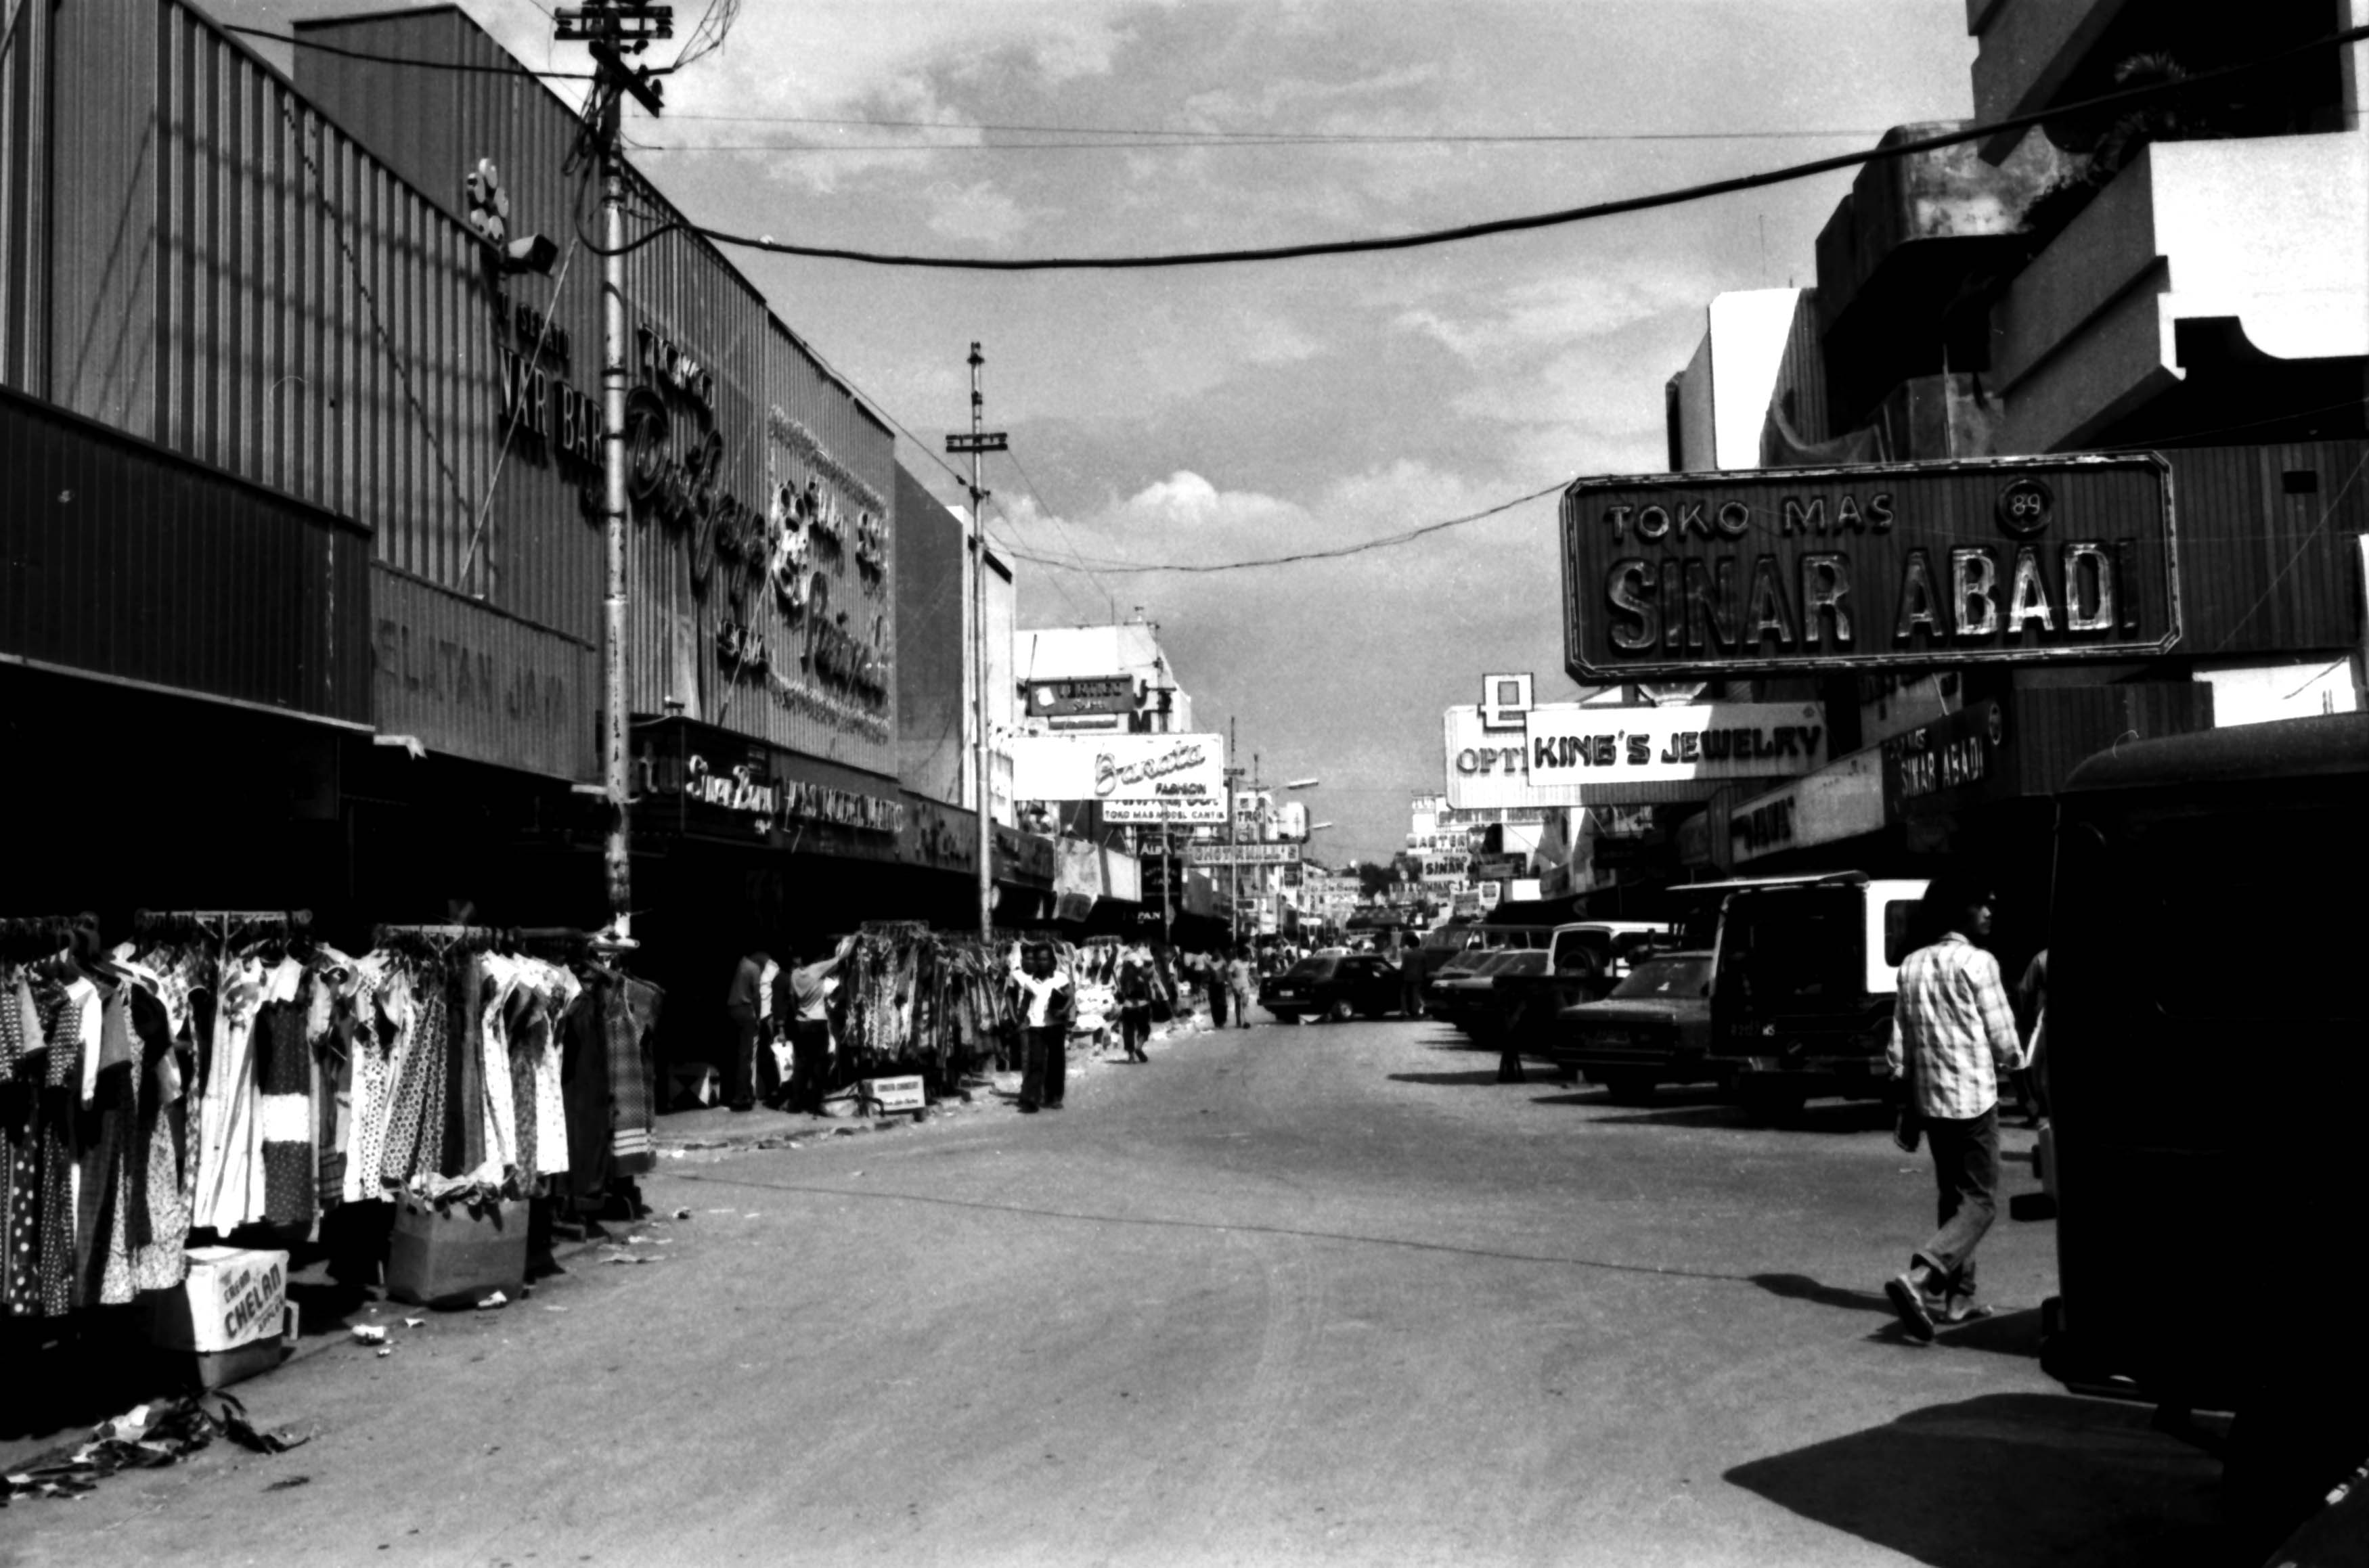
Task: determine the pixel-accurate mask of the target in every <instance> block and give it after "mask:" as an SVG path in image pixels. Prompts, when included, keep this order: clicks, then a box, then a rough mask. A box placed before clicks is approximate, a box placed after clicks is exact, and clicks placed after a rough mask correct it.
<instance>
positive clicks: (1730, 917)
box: [1719, 887, 1866, 1011]
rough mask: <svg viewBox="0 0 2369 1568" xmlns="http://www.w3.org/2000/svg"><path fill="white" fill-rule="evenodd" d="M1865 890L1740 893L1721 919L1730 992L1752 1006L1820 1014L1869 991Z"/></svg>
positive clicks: (1722, 981) (1723, 975)
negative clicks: (1863, 908) (1862, 926)
mask: <svg viewBox="0 0 2369 1568" xmlns="http://www.w3.org/2000/svg"><path fill="white" fill-rule="evenodd" d="M1860 918H1861V917H1860V895H1859V890H1858V889H1857V888H1848V887H1834V888H1827V887H1816V888H1804V889H1799V890H1786V891H1781V892H1761V893H1738V894H1736V895H1734V897H1732V898H1729V899H1728V901H1727V912H1726V914H1725V916H1724V917H1723V919H1722V921H1721V923H1720V937H1719V943H1720V975H1719V985H1720V990H1721V991H1722V994H1725V993H1726V991H1727V990H1728V989H1729V988H1730V987H1731V986H1733V987H1734V990H1735V992H1736V994H1737V995H1739V996H1740V997H1742V998H1744V999H1745V1001H1747V1002H1748V1003H1749V1004H1751V1005H1756V1006H1762V1007H1776V1008H1795V1009H1807V1010H1811V1011H1815V1010H1818V1009H1820V1008H1826V1007H1832V1006H1834V1005H1835V1004H1836V1003H1837V1002H1838V1001H1850V1000H1851V999H1852V998H1854V997H1856V996H1857V995H1858V994H1859V993H1860V991H1862V990H1865V989H1866V982H1865V980H1864V979H1863V978H1862V977H1863V973H1864V956H1863V955H1864V943H1865V940H1866V938H1865V934H1864V933H1863V932H1862V931H1861V929H1860Z"/></svg>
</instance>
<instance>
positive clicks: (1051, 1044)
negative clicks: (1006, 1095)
mask: <svg viewBox="0 0 2369 1568" xmlns="http://www.w3.org/2000/svg"><path fill="white" fill-rule="evenodd" d="M1027 1035H1028V1044H1027V1047H1026V1049H1027V1056H1026V1058H1025V1060H1024V1066H1023V1067H1022V1068H1021V1070H1020V1103H1021V1104H1024V1105H1058V1104H1060V1103H1061V1091H1062V1089H1063V1087H1064V1086H1065V1082H1066V1081H1067V1079H1068V1078H1069V1075H1070V1032H1069V1031H1068V1030H1067V1029H1061V1028H1044V1029H1037V1028H1031V1029H1029V1030H1028V1031H1027Z"/></svg>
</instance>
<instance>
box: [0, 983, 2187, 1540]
mask: <svg viewBox="0 0 2369 1568" xmlns="http://www.w3.org/2000/svg"><path fill="white" fill-rule="evenodd" d="M1154 1052H1155V1055H1154V1059H1153V1061H1152V1063H1151V1064H1150V1065H1149V1066H1142V1067H1127V1066H1124V1065H1120V1064H1116V1063H1113V1064H1096V1065H1094V1066H1093V1067H1091V1068H1089V1069H1087V1070H1084V1071H1083V1072H1082V1073H1081V1074H1080V1075H1079V1076H1078V1077H1077V1078H1075V1079H1073V1085H1072V1088H1071V1092H1070V1105H1069V1108H1068V1109H1066V1110H1064V1111H1062V1112H1059V1113H1058V1114H1046V1115H1041V1116H1017V1115H1014V1114H1013V1113H1012V1112H1010V1111H1009V1110H1008V1109H1005V1108H1003V1107H1002V1106H1001V1105H998V1106H994V1107H991V1108H989V1107H981V1108H976V1109H971V1110H967V1111H965V1112H964V1113H962V1114H959V1115H957V1116H953V1117H951V1118H948V1119H946V1120H944V1121H941V1122H937V1123H933V1124H932V1125H931V1126H928V1127H915V1128H909V1129H905V1130H900V1131H896V1132H891V1133H882V1134H874V1135H871V1136H866V1137H861V1138H852V1139H823V1140H819V1141H817V1142H814V1143H810V1144H808V1145H807V1146H806V1147H802V1148H798V1149H795V1150H786V1149H785V1150H763V1151H756V1150H743V1151H718V1150H701V1151H694V1152H692V1153H691V1154H688V1155H685V1156H684V1157H682V1158H680V1159H676V1160H671V1161H669V1162H668V1163H667V1168H666V1171H665V1173H663V1174H662V1175H661V1176H659V1177H658V1178H657V1179H656V1180H655V1181H654V1182H653V1183H652V1185H651V1189H652V1190H651V1195H650V1196H652V1198H653V1200H654V1202H656V1203H657V1204H658V1206H660V1208H661V1211H662V1212H671V1211H672V1210H673V1209H674V1208H675V1207H688V1208H690V1209H692V1211H693V1218H692V1219H689V1220H686V1221H680V1222H670V1223H667V1224H663V1225H659V1226H655V1227H651V1228H649V1230H647V1234H648V1235H650V1236H651V1237H652V1238H653V1240H651V1241H649V1242H645V1243H643V1244H642V1245H641V1246H640V1247H638V1248H637V1249H635V1250H636V1251H638V1252H642V1253H650V1254H653V1255H660V1254H662V1256H663V1261H662V1262H658V1263H655V1264H651V1265H640V1266H604V1265H598V1264H595V1263H593V1262H591V1261H590V1260H589V1259H585V1260H581V1261H579V1262H578V1263H577V1264H576V1265H573V1266H572V1268H571V1271H570V1273H569V1275H568V1276H566V1277H565V1278H560V1279H555V1280H552V1281H549V1282H546V1283H545V1284H544V1285H542V1286H539V1287H538V1288H536V1289H535V1291H534V1293H533V1295H532V1299H528V1300H526V1301H522V1302H520V1303H517V1304H515V1305H513V1306H511V1307H510V1308H509V1309H508V1310H505V1311H502V1312H498V1313H478V1314H459V1315H451V1316H440V1317H437V1318H435V1319H434V1320H432V1321H430V1322H429V1323H427V1324H426V1325H425V1326H424V1327H421V1328H418V1329H410V1328H406V1327H403V1326H402V1325H401V1322H400V1317H399V1314H397V1313H393V1312H387V1313H383V1314H382V1315H381V1321H391V1322H395V1324H396V1326H395V1340H396V1342H397V1348H396V1350H395V1354H394V1355H392V1356H387V1357H384V1358H379V1357H375V1356H372V1355H371V1354H370V1353H369V1352H368V1351H366V1350H363V1349H361V1348H360V1347H358V1346H348V1345H335V1346H332V1347H330V1348H327V1349H326V1350H324V1351H322V1352H321V1353H319V1354H317V1355H314V1356H309V1357H307V1358H305V1359H303V1360H300V1361H298V1362H296V1363H294V1364H292V1365H291V1366H289V1367H288V1368H283V1369H282V1370H280V1372H279V1373H277V1374H275V1375H273V1376H272V1377H270V1378H269V1379H263V1380H260V1381H257V1382H255V1383H251V1384H249V1385H247V1386H246V1390H245V1392H246V1395H247V1397H248V1402H249V1404H250V1406H251V1408H252V1410H253V1412H254V1413H255V1415H256V1416H257V1419H258V1420H259V1421H260V1422H262V1423H263V1424H265V1425H274V1426H290V1427H293V1428H296V1429H299V1430H313V1431H317V1433H318V1434H319V1436H317V1437H316V1438H315V1440H314V1441H313V1442H312V1443H311V1444H309V1445H308V1446H307V1447H305V1448H301V1449H298V1450H296V1451H294V1452H292V1453H290V1454H287V1455H284V1456H280V1457H278V1458H270V1459H265V1458H258V1457H254V1456H248V1455H245V1454H240V1453H237V1452H235V1451H227V1452H226V1451H222V1450H214V1451H210V1452H209V1453H208V1454H206V1455H205V1456H202V1457H201V1458H200V1459H198V1460H196V1461H194V1462H192V1463H190V1464H189V1465H186V1466H182V1467H178V1468H176V1469H173V1470H168V1471H154V1472H147V1473H142V1474H133V1475H126V1476H122V1477H119V1478H117V1479H115V1480H113V1481H110V1482H108V1483H107V1484H106V1486H105V1487H103V1488H102V1489H101V1491H100V1492H99V1493H97V1494H95V1495H93V1496H91V1497H88V1498H86V1499H84V1500H82V1501H80V1502H76V1503H71V1504H67V1503H43V1504H29V1505H19V1506H17V1507H16V1508H12V1509H9V1510H7V1511H6V1513H0V1562H12V1563H13V1562H25V1563H73V1564H77V1565H80V1564H86V1563H89V1562H102V1561H103V1562H206V1563H227V1562H307V1563H333V1562H334V1563H353V1562H373V1563H413V1562H436V1563H446V1562H451V1563H475V1564H510V1565H513V1568H523V1565H525V1564H527V1563H531V1562H532V1563H538V1564H545V1563H572V1562H591V1563H615V1564H625V1563H632V1564H647V1563H672V1562H687V1563H688V1562H698V1563H710V1562H715V1563H722V1562H779V1561H788V1560H792V1559H795V1561H797V1562H802V1563H841V1562H846V1563H858V1562H861V1563H867V1564H879V1563H883V1562H887V1563H893V1564H896V1565H897V1568H919V1565H921V1564H930V1563H966V1564H967V1563H1013V1564H1021V1563H1026V1564H1039V1563H1047V1564H1068V1563H1127V1564H1144V1563H1155V1564H1165V1563H1183V1564H1201V1563H1210V1564H1215V1563H1243V1564H1261V1563H1299V1562H1339V1563H1347V1564H1374V1563H1442V1564H1457V1565H1459V1568H1469V1565H1471V1564H1492V1563H1512V1562H1523V1563H1528V1562H1540V1563H1546V1562H1620V1563H1654V1562H1670V1563H1685V1564H1711V1563H1731V1562H1732V1563H1751V1564H1756V1565H1759V1564H1769V1563H1788V1562H1802V1563H1819V1564H1849V1563H1877V1562H1904V1561H1914V1562H1927V1563H1932V1564H1937V1565H1941V1568H1976V1565H1978V1564H1989V1563H1998V1564H2016V1565H2021V1564H2027V1563H2033V1562H2075V1563H2105V1564H2111V1563H2123V1562H2133V1563H2135V1562H2164V1561H2179V1560H2181V1558H2182V1555H2183V1554H2184V1553H2187V1552H2191V1551H2193V1550H2194V1549H2195V1547H2196V1544H2197V1543H2198V1542H2200V1541H2202V1540H2203V1539H2207V1537H2208V1533H2209V1528H2210V1525H2211V1521H2212V1518H2213V1510H2214V1506H2215V1501H2214V1498H2215V1467H2213V1466H2212V1465H2211V1464H2210V1463H2209V1462H2207V1461H2205V1460H2204V1459H2202V1458H2200V1457H2198V1456H2196V1455H2194V1454H2192V1452H2191V1451H2189V1450H2187V1449H2185V1448H2180V1447H2179V1446H2177V1445H2176V1444H2174V1443H2172V1442H2170V1441H2169V1439H2166V1438H2162V1437H2159V1436H2155V1435H2153V1434H2151V1433H2149V1432H2148V1431H2147V1429H2146V1415H2145V1413H2144V1412H2142V1411H2138V1410H2134V1409H2131V1408H2128V1407H2124V1406H2120V1405H2114V1404H2108V1403H2100V1402H2090V1401H2085V1400H2077V1399H2074V1398H2070V1397H2067V1396H2066V1395H2065V1394H2064V1393H2063V1392H2062V1391H2060V1390H2058V1389H2057V1388H2056V1386H2055V1385H2054V1384H2053V1383H2051V1382H2050V1381H2049V1380H2048V1379H2046V1378H2044V1377H2043V1375H2042V1374H2041V1372H2040V1369H2039V1367H2038V1365H2037V1363H2036V1362H2035V1361H2034V1359H2033V1358H2032V1354H2033V1348H2034V1340H2035V1336H2036V1332H2037V1321H2036V1311H2035V1310H2032V1309H2035V1308H2036V1306H2037V1303H2038V1301H2039V1299H2040V1298H2041V1297H2042V1296H2043V1294H2045V1293H2046V1292H2047V1289H2048V1288H2049V1276H2050V1247H2051V1244H2052V1240H2053V1238H2052V1236H2051V1233H2050V1230H2049V1229H2048V1228H2047V1227H2044V1226H2043V1227H2031V1226H2009V1225H2006V1224H2005V1223H2002V1225H2001V1227H2000V1228H1999V1229H1998V1230H1997V1231H1995V1232H1994V1233H1993V1237H1992V1239H1991V1241H1990V1242H1988V1243H1986V1249H1985V1256H1984V1265H1985V1273H1986V1289H1987V1290H1988V1291H1989V1292H1990V1293H1991V1294H1992V1295H1993V1296H1994V1297H1995V1298H1996V1299H1997V1301H1998V1302H1999V1303H2000V1305H2001V1308H2002V1316H2001V1317H2000V1318H1998V1319H1997V1320H1995V1321H1993V1322H1989V1323H1986V1324H1981V1325H1977V1326H1974V1327H1972V1328H1969V1329H1966V1330H1962V1331H1959V1332H1958V1333H1956V1334H1955V1335H1954V1336H1952V1337H1951V1338H1949V1339H1947V1340H1945V1342H1944V1343H1943V1344H1941V1345H1935V1346H1929V1347H1928V1346H1918V1345H1911V1344H1907V1343H1905V1342H1904V1341H1902V1340H1901V1339H1900V1338H1899V1336H1898V1335H1897V1333H1896V1332H1895V1331H1894V1328H1893V1327H1892V1325H1891V1322H1890V1319H1889V1317H1888V1316H1887V1315H1886V1313H1885V1310H1884V1308H1883V1302H1882V1299H1881V1298H1880V1296H1879V1295H1878V1294H1877V1284H1878V1281H1879V1280H1880V1278H1881V1277H1882V1276H1883V1274H1885V1273H1887V1272H1889V1271H1890V1270H1892V1269H1893V1268H1894V1267H1896V1266H1898V1264H1899V1261H1900V1260H1901V1259H1902V1258H1903V1256H1904V1255H1905V1253H1906V1252H1907V1250H1908V1249H1909V1247H1910V1246H1912V1245H1913V1244H1914V1243H1915V1242H1917V1240H1918V1239H1919V1238H1920V1236H1921V1233H1922V1229H1923V1225H1922V1221H1923V1220H1924V1219H1926V1218H1927V1217H1928V1213H1929V1209H1928V1204H1929V1201H1930V1200H1929V1197H1928V1192H1929V1182H1930V1177H1929V1175H1928V1173H1927V1171H1926V1169H1925V1167H1924V1165H1923V1163H1922V1162H1921V1160H1910V1159H1908V1158H1905V1157H1903V1156H1902V1155H1901V1154H1900V1153H1899V1152H1898V1150H1894V1148H1893V1147H1892V1146H1891V1144H1890V1141H1889V1139H1887V1138H1885V1137H1884V1136H1883V1134H1882V1133H1881V1131H1879V1130H1877V1127H1876V1124H1875V1123H1874V1122H1872V1121H1871V1119H1870V1118H1869V1116H1866V1115H1865V1114H1864V1113H1863V1112H1852V1111H1850V1110H1848V1109H1847V1108H1844V1107H1839V1106H1831V1107H1813V1111H1812V1114H1811V1116H1810V1119H1809V1121H1808V1123H1807V1125H1806V1126H1803V1127H1795V1128H1789V1129H1783V1130H1772V1129H1761V1128H1756V1127H1749V1126H1747V1125H1745V1123H1744V1122H1743V1121H1742V1119H1741V1118H1740V1116H1738V1114H1736V1113H1734V1112H1733V1111H1730V1110H1728V1109H1725V1108H1723V1107H1719V1106H1715V1105H1709V1104H1701V1103H1699V1102H1688V1101H1685V1100H1682V1099H1680V1098H1677V1097H1676V1096H1673V1097H1671V1098H1670V1099H1669V1100H1668V1101H1666V1103H1665V1104H1660V1105H1656V1106H1652V1107H1646V1108H1642V1109H1639V1108H1624V1107H1615V1106H1612V1105H1609V1104H1605V1103H1603V1101H1602V1100H1601V1098H1600V1096H1599V1095H1598V1094H1597V1093H1596V1092H1595V1091H1593V1090H1589V1089H1585V1088H1574V1087H1570V1086H1565V1085H1561V1084H1557V1083H1554V1082H1543V1081H1538V1080H1536V1079H1534V1080H1533V1082H1529V1083H1528V1084H1522V1085H1500V1084H1498V1083H1497V1082H1494V1080H1495V1065H1496V1063H1495V1058H1493V1057H1488V1056H1481V1055H1477V1054H1475V1053H1472V1052H1471V1051H1469V1050H1464V1049H1460V1048H1459V1047H1458V1042H1457V1041H1456V1038H1455V1036H1452V1035H1448V1034H1446V1033H1445V1032H1443V1031H1441V1030H1439V1029H1438V1028H1436V1026H1430V1025H1425V1024H1408V1023H1403V1022H1390V1023H1382V1024H1341V1025H1320V1026H1305V1027H1300V1028H1284V1027H1276V1026H1272V1025H1270V1026H1264V1027H1260V1028H1256V1029H1253V1030H1250V1031H1243V1032H1232V1033H1228V1034H1225V1035H1222V1036H1211V1035H1205V1036H1194V1037H1191V1038H1190V1039H1188V1040H1185V1041H1182V1042H1179V1043H1176V1044H1173V1045H1168V1046H1155V1047H1154ZM2025 1136H2028V1135H2015V1141H2016V1142H2017V1143H2018V1144H2019V1145H2020V1143H2021V1142H2022V1140H2023V1138H2024V1137H2025ZM2010 1170H2011V1172H2012V1173H2013V1174H2011V1177H2010V1182H2011V1185H2018V1186H2022V1185H2029V1176H2028V1173H2025V1172H2024V1171H2023V1169H2022V1168H2021V1167H2018V1166H2011V1167H2010ZM658 1237H664V1238H666V1240H665V1241H664V1242H659V1241H658V1240H656V1239H655V1238H658Z"/></svg>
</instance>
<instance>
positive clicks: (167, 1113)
mask: <svg viewBox="0 0 2369 1568" xmlns="http://www.w3.org/2000/svg"><path fill="white" fill-rule="evenodd" d="M172 1022H173V1020H172V1014H171V1013H169V1012H167V1011H166V1006H165V1004H164V1001H162V999H161V998H160V997H157V996H153V995H151V994H149V993H148V992H146V991H144V990H143V991H134V992H133V994H132V1027H133V1028H134V1030H135V1031H137V1032H138V1033H139V1035H140V1037H141V1042H142V1045H143V1047H144V1059H143V1071H144V1074H145V1077H144V1080H143V1086H142V1088H141V1091H140V1096H139V1118H138V1124H137V1130H136V1132H135V1135H134V1139H133V1143H132V1150H133V1157H134V1158H135V1159H140V1160H144V1161H145V1162H146V1171H145V1173H144V1179H143V1180H140V1181H136V1182H135V1183H134V1184H133V1203H134V1205H135V1207H134V1208H133V1211H132V1258H131V1270H132V1289H134V1290H135V1291H146V1290H168V1289H170V1288H173V1287H174V1286H176V1285H178V1284H179V1283H180V1282H181V1279H182V1276H184V1275H185V1274H186V1273H187V1272H188V1262H187V1257H186V1252H187V1249H188V1246H189V1206H188V1205H187V1204H186V1203H184V1202H183V1201H182V1198H181V1160H180V1139H178V1138H177V1136H176V1134H175V1130H174V1124H175V1123H176V1121H177V1120H178V1118H179V1117H180V1116H181V1113H182V1106H181V1094H182V1089H181V1083H182V1080H181V1073H180V1061H179V1055H178V1047H177V1043H176V1039H175V1036H174V1035H173V1033H172Z"/></svg>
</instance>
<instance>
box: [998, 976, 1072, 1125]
mask: <svg viewBox="0 0 2369 1568" xmlns="http://www.w3.org/2000/svg"><path fill="white" fill-rule="evenodd" d="M1012 988H1013V998H1012V1001H1013V1011H1014V1012H1016V1013H1019V1014H1020V1024H1021V1028H1022V1031H1023V1033H1024V1036H1025V1039H1026V1045H1025V1047H1024V1052H1023V1056H1022V1059H1021V1062H1022V1065H1021V1072H1020V1108H1021V1109H1022V1110H1024V1111H1026V1112H1029V1113H1031V1114H1032V1115H1033V1114H1034V1113H1035V1112H1036V1109H1037V1108H1038V1107H1039V1106H1042V1107H1043V1108H1044V1109H1046V1110H1048V1111H1058V1110H1059V1109H1060V1108H1061V1100H1062V1094H1063V1091H1064V1090H1065V1089H1066V1088H1067V1087H1068V1081H1069V1075H1070V1019H1071V1018H1072V1017H1073V1016H1075V1015H1076V1013H1077V1010H1078V988H1077V987H1076V986H1075V985H1073V984H1071V983H1070V976H1069V971H1067V970H1066V969H1063V968H1061V967H1059V966H1058V965H1057V964H1055V962H1054V961H1053V948H1052V944H1049V943H1044V942H1032V943H1030V944H1028V945H1027V946H1026V947H1024V948H1023V949H1022V950H1021V955H1020V967H1019V968H1017V969H1014V970H1013V972H1012Z"/></svg>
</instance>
